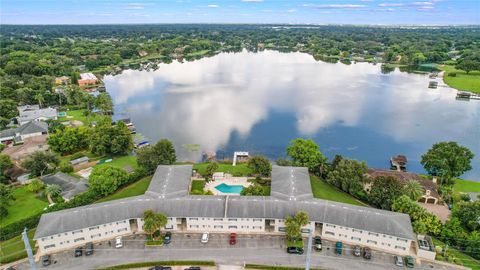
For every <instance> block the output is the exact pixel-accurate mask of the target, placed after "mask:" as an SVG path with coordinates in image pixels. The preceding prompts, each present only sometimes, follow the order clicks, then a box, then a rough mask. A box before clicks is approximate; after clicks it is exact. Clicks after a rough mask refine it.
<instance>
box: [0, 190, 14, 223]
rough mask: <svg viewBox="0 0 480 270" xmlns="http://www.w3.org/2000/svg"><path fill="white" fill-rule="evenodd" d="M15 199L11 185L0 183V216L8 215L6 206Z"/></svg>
mask: <svg viewBox="0 0 480 270" xmlns="http://www.w3.org/2000/svg"><path fill="white" fill-rule="evenodd" d="M14 200H15V197H14V196H13V190H12V188H11V187H9V186H7V185H4V184H0V217H1V218H4V217H6V216H7V215H8V209H7V207H8V206H9V205H10V204H11V202H12V201H14Z"/></svg>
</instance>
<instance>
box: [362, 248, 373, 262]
mask: <svg viewBox="0 0 480 270" xmlns="http://www.w3.org/2000/svg"><path fill="white" fill-rule="evenodd" d="M363 258H364V259H366V260H370V259H371V258H372V250H371V249H370V248H367V247H366V248H364V249H363Z"/></svg>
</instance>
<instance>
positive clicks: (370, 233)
mask: <svg viewBox="0 0 480 270" xmlns="http://www.w3.org/2000/svg"><path fill="white" fill-rule="evenodd" d="M368 235H375V236H378V233H373V232H369V233H368Z"/></svg>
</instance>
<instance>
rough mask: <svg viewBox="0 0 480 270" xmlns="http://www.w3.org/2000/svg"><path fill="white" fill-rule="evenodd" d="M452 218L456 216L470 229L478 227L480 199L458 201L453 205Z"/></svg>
mask: <svg viewBox="0 0 480 270" xmlns="http://www.w3.org/2000/svg"><path fill="white" fill-rule="evenodd" d="M451 216H452V218H458V220H460V222H461V223H462V226H463V227H464V228H466V229H468V230H470V231H476V230H479V229H480V222H479V221H480V201H473V202H464V201H462V202H458V203H456V204H455V205H454V206H453V209H452V214H451Z"/></svg>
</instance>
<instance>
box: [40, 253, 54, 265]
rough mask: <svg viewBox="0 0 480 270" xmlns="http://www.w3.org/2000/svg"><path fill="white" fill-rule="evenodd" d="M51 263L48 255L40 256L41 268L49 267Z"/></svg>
mask: <svg viewBox="0 0 480 270" xmlns="http://www.w3.org/2000/svg"><path fill="white" fill-rule="evenodd" d="M51 263H52V261H51V260H50V255H43V256H42V265H43V266H49V265H50V264H51Z"/></svg>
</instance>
